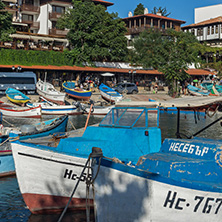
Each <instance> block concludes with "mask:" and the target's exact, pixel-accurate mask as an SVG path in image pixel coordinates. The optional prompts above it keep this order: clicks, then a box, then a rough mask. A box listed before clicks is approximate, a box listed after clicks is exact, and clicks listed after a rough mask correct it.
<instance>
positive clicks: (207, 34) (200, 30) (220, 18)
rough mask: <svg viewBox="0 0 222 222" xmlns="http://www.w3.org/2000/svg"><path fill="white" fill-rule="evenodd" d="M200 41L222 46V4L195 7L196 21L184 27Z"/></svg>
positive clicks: (209, 44)
mask: <svg viewBox="0 0 222 222" xmlns="http://www.w3.org/2000/svg"><path fill="white" fill-rule="evenodd" d="M182 30H183V31H184V32H191V33H193V34H194V35H195V36H196V38H197V39H198V41H200V42H201V43H204V42H206V43H207V45H208V46H211V47H222V4H219V5H214V6H207V7H201V8H196V9H195V23H194V24H191V25H187V26H184V27H182Z"/></svg>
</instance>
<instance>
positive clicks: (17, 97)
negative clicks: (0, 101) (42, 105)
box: [5, 88, 30, 104]
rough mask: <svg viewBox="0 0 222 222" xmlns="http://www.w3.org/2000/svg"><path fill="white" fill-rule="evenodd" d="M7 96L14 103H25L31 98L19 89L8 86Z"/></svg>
mask: <svg viewBox="0 0 222 222" xmlns="http://www.w3.org/2000/svg"><path fill="white" fill-rule="evenodd" d="M5 93H6V97H7V98H8V99H9V100H10V101H11V102H13V103H16V104H24V103H27V102H28V101H29V100H30V98H29V97H28V96H26V95H25V94H23V93H22V92H20V91H19V90H16V89H13V88H8V89H7V90H6V91H5Z"/></svg>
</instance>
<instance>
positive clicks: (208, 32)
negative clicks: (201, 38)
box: [207, 26, 210, 35]
mask: <svg viewBox="0 0 222 222" xmlns="http://www.w3.org/2000/svg"><path fill="white" fill-rule="evenodd" d="M207 35H210V26H208V27H207Z"/></svg>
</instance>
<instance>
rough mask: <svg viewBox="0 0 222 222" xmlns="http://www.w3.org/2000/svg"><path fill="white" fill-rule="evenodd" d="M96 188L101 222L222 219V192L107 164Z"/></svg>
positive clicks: (204, 221)
mask: <svg viewBox="0 0 222 222" xmlns="http://www.w3.org/2000/svg"><path fill="white" fill-rule="evenodd" d="M157 177H158V176H157ZM200 187H201V185H200ZM95 191H96V193H95V204H96V212H97V219H98V220H97V222H104V221H106V222H113V221H115V222H123V221H127V222H133V221H136V222H148V221H161V222H163V221H164V222H178V221H180V222H187V221H193V222H209V221H210V222H214V221H215V222H216V221H217V222H218V221H221V217H222V194H221V193H216V192H207V191H200V190H195V189H188V188H183V187H180V186H174V185H170V184H167V183H163V182H158V181H155V180H151V179H147V178H142V177H139V176H135V175H132V174H129V173H127V172H125V173H123V172H121V171H118V170H114V169H111V170H110V168H106V167H103V166H101V167H100V171H99V174H98V177H97V178H96V181H95Z"/></svg>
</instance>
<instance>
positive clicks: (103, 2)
mask: <svg viewBox="0 0 222 222" xmlns="http://www.w3.org/2000/svg"><path fill="white" fill-rule="evenodd" d="M93 1H94V2H98V3H102V4H104V5H107V6H111V5H114V3H112V2H107V1H103V0H93Z"/></svg>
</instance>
